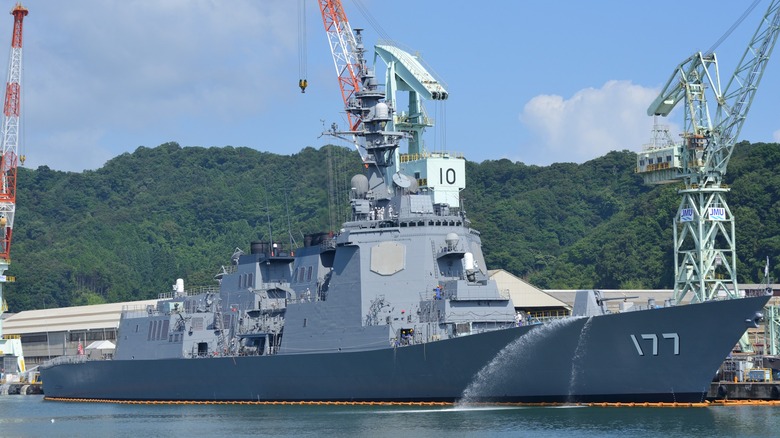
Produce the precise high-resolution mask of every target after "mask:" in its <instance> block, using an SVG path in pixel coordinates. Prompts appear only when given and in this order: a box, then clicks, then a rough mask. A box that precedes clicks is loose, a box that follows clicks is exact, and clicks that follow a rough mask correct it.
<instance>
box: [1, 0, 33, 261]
mask: <svg viewBox="0 0 780 438" xmlns="http://www.w3.org/2000/svg"><path fill="white" fill-rule="evenodd" d="M27 13H28V11H27V9H25V8H24V7H23V6H22V5H21V4H17V5H16V7H15V8H14V9H13V10H12V11H11V15H13V16H14V28H13V36H12V38H11V59H10V62H9V67H8V82H7V84H6V89H5V105H4V106H3V116H4V117H3V127H2V133H3V145H2V147H3V153H2V157H0V179H1V181H0V226H2V227H3V229H4V230H3V233H2V237H1V238H0V258H1V259H4V260H8V259H9V258H10V254H11V234H12V232H13V227H14V212H15V210H16V208H15V207H16V167H17V165H18V161H19V155H18V154H19V109H20V106H21V92H22V22H23V20H24V17H25V16H26V15H27Z"/></svg>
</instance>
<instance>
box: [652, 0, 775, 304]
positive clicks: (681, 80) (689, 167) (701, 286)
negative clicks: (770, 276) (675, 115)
mask: <svg viewBox="0 0 780 438" xmlns="http://www.w3.org/2000/svg"><path fill="white" fill-rule="evenodd" d="M754 6H755V4H754ZM743 18H744V15H743ZM779 30H780V1H779V0H773V1H772V2H771V4H770V5H769V8H768V9H767V11H766V12H765V13H764V15H763V17H762V18H761V22H760V23H759V26H758V29H757V30H756V32H755V34H754V35H753V38H752V39H751V40H750V43H749V44H748V46H747V48H746V49H745V53H744V54H743V55H742V59H741V60H740V62H739V64H738V65H737V68H736V70H735V71H734V74H733V75H732V76H731V78H730V79H729V81H728V83H727V85H726V87H725V88H721V81H720V77H719V70H718V59H717V57H716V56H715V53H714V52H713V51H711V50H710V51H707V52H706V53H702V52H697V53H694V54H693V55H692V56H690V57H689V58H687V59H686V60H685V61H683V62H682V63H680V65H678V66H677V67H676V68H675V70H674V72H673V73H672V75H671V77H670V78H669V80H668V81H667V82H666V85H665V86H664V88H663V90H662V91H661V94H660V95H659V96H658V97H657V98H656V99H655V100H654V101H653V103H652V104H651V105H650V107H649V108H648V110H647V114H648V115H649V116H663V117H666V116H668V115H669V113H670V112H671V111H672V110H673V109H674V108H675V106H676V105H677V104H678V103H679V102H681V101H682V102H683V107H684V111H685V115H684V117H685V120H684V126H683V132H682V134H681V137H682V141H681V142H679V143H674V142H672V141H670V138H669V137H668V136H667V137H666V138H667V140H668V141H665V142H660V143H659V142H654V143H653V144H651V145H650V147H648V148H647V149H645V150H643V151H642V152H640V153H639V154H638V156H637V172H638V173H639V174H641V175H642V176H643V178H644V181H645V183H646V184H666V183H674V182H678V181H682V182H683V184H684V188H682V189H681V190H679V194H680V195H681V196H682V200H681V202H680V206H679V208H678V210H677V214H676V215H675V217H674V250H675V252H674V261H675V273H674V275H675V277H674V278H675V280H674V299H675V301H676V302H681V301H682V300H683V299H685V298H686V297H688V298H689V299H690V300H691V301H692V302H701V301H708V300H712V299H716V298H718V297H719V296H726V297H729V298H735V297H737V296H738V294H739V288H738V286H737V272H736V271H737V262H736V251H735V237H734V234H735V233H734V215H733V214H732V212H731V210H730V209H729V206H728V204H727V203H726V193H728V191H729V188H728V187H727V186H726V185H725V184H724V183H723V177H724V175H725V174H726V170H727V168H728V163H729V159H730V158H731V155H732V153H733V152H734V147H735V146H736V144H737V139H738V138H739V133H740V130H741V129H742V125H743V124H744V123H745V118H746V117H747V113H748V110H750V105H751V103H752V102H753V98H754V97H755V94H756V90H757V89H758V85H759V83H760V81H761V77H762V76H763V74H764V70H765V69H766V65H767V62H768V61H769V56H770V54H771V53H772V49H773V48H774V46H775V42H776V41H777V36H778V31H779ZM708 95H710V96H711V97H710V98H709V99H708V97H707V96H708ZM710 102H715V104H716V105H717V108H716V109H715V111H714V114H713V112H711V111H710V108H709V106H708V104H709V103H710ZM659 132H663V130H662V129H658V125H656V137H657V138H658V137H659V135H658V133H659Z"/></svg>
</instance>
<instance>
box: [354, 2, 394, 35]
mask: <svg viewBox="0 0 780 438" xmlns="http://www.w3.org/2000/svg"><path fill="white" fill-rule="evenodd" d="M353 3H354V4H355V6H356V7H357V9H358V11H360V15H362V16H363V18H365V19H366V21H367V22H368V24H369V25H371V28H372V29H374V32H376V33H377V35H379V38H381V39H382V40H383V41H385V42H387V43H392V42H393V40H392V39H390V36H389V35H388V33H387V32H385V30H384V29H383V28H382V26H380V25H379V21H377V20H376V19H375V18H374V16H373V15H371V12H370V11H369V10H368V8H367V7H366V5H364V4H363V2H362V1H361V0H353Z"/></svg>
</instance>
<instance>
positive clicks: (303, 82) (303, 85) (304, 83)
mask: <svg viewBox="0 0 780 438" xmlns="http://www.w3.org/2000/svg"><path fill="white" fill-rule="evenodd" d="M308 85H309V81H307V80H306V79H300V80H298V86H299V87H301V93H305V92H306V87H307V86H308Z"/></svg>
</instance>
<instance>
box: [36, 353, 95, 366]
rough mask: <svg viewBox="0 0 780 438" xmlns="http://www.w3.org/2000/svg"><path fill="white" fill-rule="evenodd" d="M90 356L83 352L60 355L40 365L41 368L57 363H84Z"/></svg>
mask: <svg viewBox="0 0 780 438" xmlns="http://www.w3.org/2000/svg"><path fill="white" fill-rule="evenodd" d="M88 360H89V358H88V357H87V356H86V355H83V354H77V355H75V356H58V357H54V358H51V359H49V360H47V361H46V362H44V363H42V364H41V365H40V368H49V367H53V366H55V365H62V364H72V363H84V362H86V361H88Z"/></svg>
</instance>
